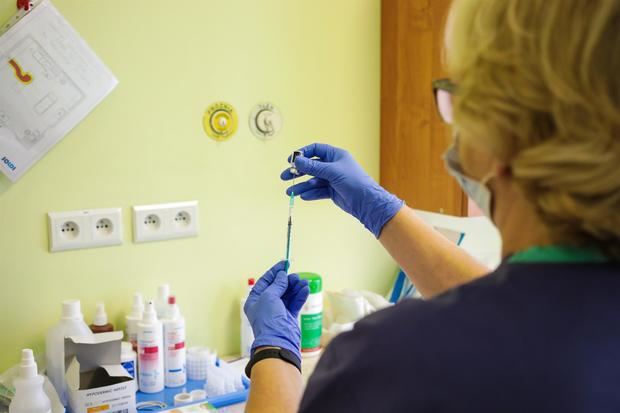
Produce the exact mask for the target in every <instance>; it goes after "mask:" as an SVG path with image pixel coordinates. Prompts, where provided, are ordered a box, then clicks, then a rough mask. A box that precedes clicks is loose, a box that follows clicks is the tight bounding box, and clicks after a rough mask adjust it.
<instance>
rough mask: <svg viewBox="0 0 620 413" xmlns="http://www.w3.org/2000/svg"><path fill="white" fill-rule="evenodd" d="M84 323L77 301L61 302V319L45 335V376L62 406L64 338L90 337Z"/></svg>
mask: <svg viewBox="0 0 620 413" xmlns="http://www.w3.org/2000/svg"><path fill="white" fill-rule="evenodd" d="M92 334H93V333H92V331H90V328H88V326H87V325H86V323H85V322H84V316H83V315H82V312H81V309H80V301H79V300H67V301H63V302H62V318H61V319H60V322H59V323H58V324H56V325H55V326H54V327H52V328H51V329H50V330H49V332H48V333H47V339H46V342H45V344H46V349H45V356H46V360H47V376H48V377H49V379H50V381H51V382H52V384H53V385H54V388H55V389H56V392H57V393H58V397H59V398H60V401H61V403H62V404H63V406H66V405H67V394H66V391H67V383H66V381H65V337H70V336H92Z"/></svg>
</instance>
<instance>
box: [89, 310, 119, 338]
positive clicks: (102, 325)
mask: <svg viewBox="0 0 620 413" xmlns="http://www.w3.org/2000/svg"><path fill="white" fill-rule="evenodd" d="M89 327H90V331H92V332H93V333H95V334H97V333H109V332H110V331H114V326H113V325H112V324H110V323H109V322H108V315H107V314H106V312H105V305H104V304H103V303H98V304H97V312H96V313H95V319H94V320H93V323H92V324H91V325H90V326H89Z"/></svg>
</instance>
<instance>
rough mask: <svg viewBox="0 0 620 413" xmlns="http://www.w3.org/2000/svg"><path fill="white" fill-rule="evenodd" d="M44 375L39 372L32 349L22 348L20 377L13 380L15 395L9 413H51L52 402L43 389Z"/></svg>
mask: <svg viewBox="0 0 620 413" xmlns="http://www.w3.org/2000/svg"><path fill="white" fill-rule="evenodd" d="M44 381H45V380H44V379H43V376H40V375H39V374H37V363H36V362H35V361H34V355H33V354H32V350H30V349H24V350H22V361H21V364H20V366H19V377H18V378H16V379H15V380H13V385H14V386H15V397H13V400H11V404H10V405H9V413H51V411H52V403H51V402H50V399H49V398H48V397H47V395H46V394H45V391H44V390H43V382H44Z"/></svg>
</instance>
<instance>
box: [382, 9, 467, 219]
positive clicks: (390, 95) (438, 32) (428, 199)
mask: <svg viewBox="0 0 620 413" xmlns="http://www.w3.org/2000/svg"><path fill="white" fill-rule="evenodd" d="M449 6H450V0H382V5H381V9H382V10H381V11H382V16H381V20H382V29H381V31H382V39H381V49H382V50H381V70H382V74H381V185H383V186H384V187H385V188H387V189H388V190H389V191H391V192H393V193H395V194H396V195H398V196H399V197H401V198H402V199H404V200H405V201H406V202H407V204H408V205H409V206H411V207H413V208H416V209H423V210H427V211H432V212H441V213H446V214H451V215H457V216H465V215H466V214H467V198H466V196H465V195H464V193H463V192H462V191H461V189H460V188H459V186H458V184H457V183H456V181H455V180H454V179H453V178H452V177H451V176H450V175H448V173H447V172H446V170H445V168H444V165H443V160H442V159H441V155H442V154H443V152H444V151H445V150H446V148H447V147H448V145H449V144H450V141H451V136H450V129H449V127H448V126H446V125H444V124H443V123H442V122H441V120H440V119H439V116H438V115H437V111H436V108H435V103H434V98H433V93H432V87H431V82H432V80H433V79H437V78H441V77H445V72H444V71H443V69H442V63H441V60H442V59H441V53H442V49H443V30H444V23H445V19H446V15H447V12H448V9H449Z"/></svg>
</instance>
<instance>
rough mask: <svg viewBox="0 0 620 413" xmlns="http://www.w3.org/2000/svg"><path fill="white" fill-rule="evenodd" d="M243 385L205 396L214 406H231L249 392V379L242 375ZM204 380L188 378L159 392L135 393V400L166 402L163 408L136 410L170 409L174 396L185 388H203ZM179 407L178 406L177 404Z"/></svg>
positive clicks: (244, 397) (239, 401)
mask: <svg viewBox="0 0 620 413" xmlns="http://www.w3.org/2000/svg"><path fill="white" fill-rule="evenodd" d="M242 381H243V385H244V386H245V390H241V391H237V392H234V393H228V394H224V395H222V396H218V397H211V398H207V400H206V401H207V402H208V403H211V404H212V405H213V407H215V408H218V409H219V408H221V407H226V406H231V405H233V404H238V403H243V402H245V401H246V400H247V399H248V394H249V392H250V381H249V380H248V379H246V378H245V377H242ZM204 385H205V380H188V381H187V383H186V384H185V386H181V387H176V388H168V387H166V388H165V389H164V391H161V392H159V393H143V392H141V391H139V392H137V393H136V402H137V403H140V402H147V401H158V402H164V403H166V405H167V407H166V408H163V409H151V408H149V409H148V410H138V411H139V412H141V411H144V412H146V411H149V412H161V411H164V410H170V409H173V408H174V407H177V406H175V405H174V396H175V395H177V394H179V393H181V392H183V389H185V391H186V392H188V393H189V392H191V391H192V390H196V389H204ZM204 402H205V400H203V401H201V402H192V403H188V404H187V405H185V406H191V405H192V404H200V403H204ZM179 407H180V406H179Z"/></svg>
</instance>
